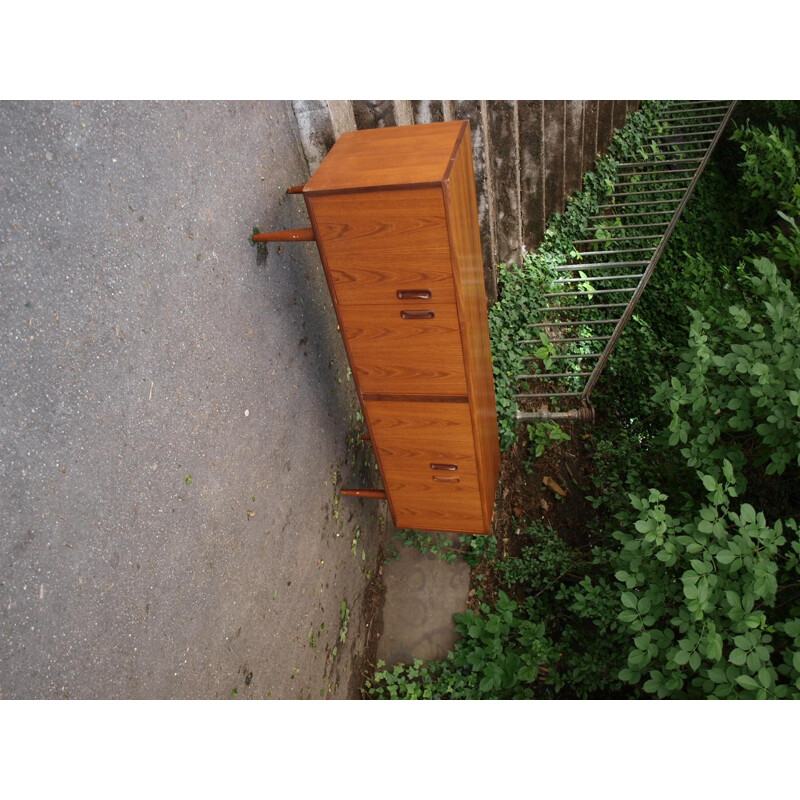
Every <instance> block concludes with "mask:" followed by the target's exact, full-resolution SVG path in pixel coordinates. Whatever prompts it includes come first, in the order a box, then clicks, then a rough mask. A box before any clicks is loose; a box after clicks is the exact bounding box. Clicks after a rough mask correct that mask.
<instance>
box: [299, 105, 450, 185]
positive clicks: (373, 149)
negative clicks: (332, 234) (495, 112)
mask: <svg viewBox="0 0 800 800" xmlns="http://www.w3.org/2000/svg"><path fill="white" fill-rule="evenodd" d="M465 125H466V123H465V122H463V121H456V122H442V123H438V124H436V125H405V126H400V127H392V128H376V129H374V130H363V131H350V132H347V133H343V134H342V135H341V136H340V137H339V139H338V141H337V142H336V144H335V145H334V146H333V148H331V151H330V153H329V154H328V156H327V157H326V158H325V160H324V161H323V162H322V164H320V166H319V169H317V171H316V172H315V173H314V176H313V177H312V178H311V180H310V181H309V182H308V183H307V184H306V185H305V189H304V194H306V195H308V194H314V193H317V192H332V191H335V192H342V191H347V190H359V191H361V190H363V189H369V188H376V187H387V186H402V185H410V184H415V185H418V184H432V183H441V181H442V179H443V178H444V175H445V172H446V171H447V168H448V165H449V163H450V160H451V158H452V155H453V149H454V142H455V140H456V137H457V136H458V133H459V131H460V130H461V129H463V128H464V127H465Z"/></svg>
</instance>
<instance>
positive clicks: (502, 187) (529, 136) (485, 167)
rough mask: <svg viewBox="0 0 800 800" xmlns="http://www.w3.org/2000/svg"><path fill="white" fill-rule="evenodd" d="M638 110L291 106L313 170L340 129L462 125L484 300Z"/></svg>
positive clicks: (584, 105)
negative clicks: (469, 155) (504, 265)
mask: <svg viewBox="0 0 800 800" xmlns="http://www.w3.org/2000/svg"><path fill="white" fill-rule="evenodd" d="M638 105H639V101H637V100H353V101H341V100H338V101H332V100H328V101H308V100H303V101H295V103H294V108H295V114H296V115H297V119H298V123H299V125H300V131H301V136H302V138H303V146H304V149H305V152H306V155H307V157H308V160H309V167H310V168H311V171H312V172H313V170H314V169H316V167H317V166H318V165H319V163H320V162H321V161H322V158H324V156H325V154H326V153H327V150H328V149H329V148H330V146H332V142H333V141H334V140H335V137H338V136H339V135H340V134H341V133H342V132H343V131H344V130H353V129H358V130H362V129H365V128H382V127H386V126H388V125H411V124H415V125H420V124H425V123H428V122H442V121H446V120H452V119H467V120H469V123H470V129H471V131H472V152H473V164H474V166H475V187H476V191H477V195H478V217H479V220H480V229H481V241H482V243H483V263H484V273H485V277H486V293H487V296H488V298H489V302H493V301H494V299H495V298H496V295H497V290H496V268H497V264H498V263H500V262H503V261H505V262H514V261H516V262H518V261H520V260H521V259H522V256H523V252H524V251H525V250H528V251H531V250H535V249H536V248H537V247H538V246H539V244H540V243H541V241H542V237H543V235H544V231H545V227H546V224H547V219H548V218H549V217H550V215H551V214H554V213H557V212H560V211H563V210H564V206H565V204H566V201H567V199H568V198H569V196H570V195H571V194H573V193H575V192H577V191H579V190H580V189H581V188H582V180H583V175H584V174H585V173H586V172H589V171H590V170H591V169H592V166H593V164H594V163H595V161H596V159H597V157H598V155H601V154H603V153H605V152H606V150H607V149H608V146H609V144H610V143H611V137H612V136H613V133H614V130H615V129H616V128H620V127H622V125H624V124H625V119H626V117H627V115H628V114H630V113H632V112H633V111H635V110H636V109H637V108H638ZM326 107H327V110H328V114H329V117H330V119H329V120H327V121H326V120H325V119H324V117H325V113H326ZM331 120H332V121H331ZM341 120H345V122H344V123H342V122H341ZM332 137H333V138H332ZM329 143H330V144H329Z"/></svg>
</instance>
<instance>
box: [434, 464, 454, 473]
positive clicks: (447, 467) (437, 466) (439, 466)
mask: <svg viewBox="0 0 800 800" xmlns="http://www.w3.org/2000/svg"><path fill="white" fill-rule="evenodd" d="M431 469H444V470H447V471H448V472H457V471H458V464H431Z"/></svg>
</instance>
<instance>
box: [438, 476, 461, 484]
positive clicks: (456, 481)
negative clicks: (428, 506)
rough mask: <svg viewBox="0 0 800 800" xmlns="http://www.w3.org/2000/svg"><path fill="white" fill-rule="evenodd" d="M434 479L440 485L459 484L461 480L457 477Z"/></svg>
mask: <svg viewBox="0 0 800 800" xmlns="http://www.w3.org/2000/svg"><path fill="white" fill-rule="evenodd" d="M433 479H434V480H435V481H438V482H439V483H458V482H459V481H460V480H461V478H456V477H455V476H451V475H447V476H444V475H434V476H433Z"/></svg>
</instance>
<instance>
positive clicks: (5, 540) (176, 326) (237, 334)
mask: <svg viewBox="0 0 800 800" xmlns="http://www.w3.org/2000/svg"><path fill="white" fill-rule="evenodd" d="M307 178H308V167H307V164H306V162H305V159H304V158H303V154H302V149H301V147H300V143H299V140H298V136H297V130H296V126H295V120H294V117H293V114H292V110H291V106H290V104H288V103H285V102H277V101H275V102H252V103H251V102H238V103H206V102H204V103H129V102H126V103H98V102H83V103H77V102H75V103H73V102H58V103H45V102H30V103H28V102H6V103H0V318H1V319H2V326H0V696H2V698H233V697H236V698H244V697H253V698H267V697H272V698H301V697H302V698H312V699H314V698H320V697H338V698H344V697H348V696H354V692H355V688H354V687H355V686H356V685H357V684H358V682H359V670H360V668H361V664H362V659H363V648H364V643H365V637H366V632H367V630H368V628H367V625H368V624H374V620H371V619H368V618H366V617H365V613H366V612H367V606H366V604H365V601H364V597H363V595H364V592H365V589H366V587H367V585H368V582H369V581H370V580H371V579H374V576H375V572H376V566H377V562H376V559H377V556H378V551H379V546H380V544H381V542H382V537H385V533H384V532H383V526H382V517H383V515H385V513H386V511H385V505H384V504H382V503H381V504H378V503H374V502H373V503H369V502H367V501H359V500H354V499H352V500H351V499H350V498H342V500H341V502H339V498H338V495H337V488H341V486H342V484H343V483H350V484H352V485H359V484H361V485H364V484H368V481H369V479H370V477H371V476H372V475H373V466H372V464H371V463H370V461H369V455H368V454H367V453H365V452H364V449H363V446H362V445H357V444H356V440H357V434H358V433H359V432H361V428H360V427H359V419H358V416H359V415H358V404H357V402H356V400H355V393H354V391H353V387H352V381H351V380H350V379H349V374H348V369H347V360H346V357H345V353H344V348H343V346H342V343H341V338H340V336H339V333H338V331H337V330H336V323H335V318H334V314H333V310H332V307H331V303H330V297H329V295H328V292H327V288H326V286H325V281H324V276H323V273H322V269H321V265H320V263H319V257H318V255H317V251H316V248H315V247H314V245H313V244H312V243H306V244H287V245H283V246H282V247H281V248H278V247H276V246H274V245H270V248H269V250H268V253H267V255H266V257H264V256H263V254H259V253H258V251H257V250H256V248H254V247H253V246H252V245H251V243H250V241H249V238H248V237H249V236H250V234H251V233H252V228H253V226H259V227H260V228H261V230H272V229H283V228H295V227H305V226H306V225H308V219H307V216H306V212H305V207H304V204H303V201H302V198H300V197H293V196H287V195H286V194H285V189H286V187H287V186H289V185H293V184H299V183H303V182H304V181H305V180H307ZM359 473H363V474H361V475H359ZM375 474H376V473H375ZM364 476H366V478H365V477H364ZM373 480H374V481H377V478H373ZM368 485H369V484H368ZM371 485H377V483H373V484H371Z"/></svg>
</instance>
